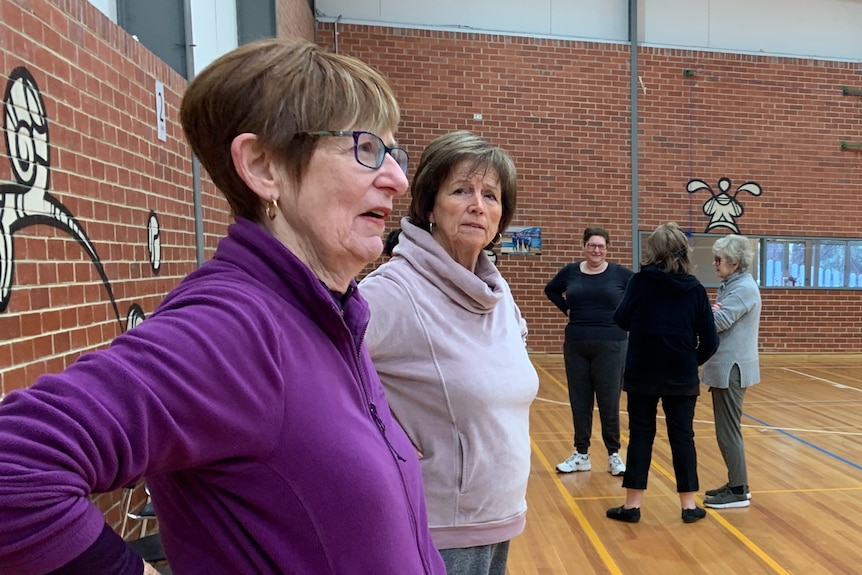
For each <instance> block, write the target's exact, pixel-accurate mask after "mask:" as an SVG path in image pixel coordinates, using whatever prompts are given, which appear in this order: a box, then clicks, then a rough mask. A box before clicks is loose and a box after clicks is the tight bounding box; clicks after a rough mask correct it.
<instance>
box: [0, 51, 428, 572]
mask: <svg viewBox="0 0 862 575" xmlns="http://www.w3.org/2000/svg"><path fill="white" fill-rule="evenodd" d="M180 118H181V121H182V125H183V129H184V131H185V134H186V137H187V139H188V141H189V143H190V144H191V147H192V149H193V150H194V152H195V154H196V155H197V156H198V157H199V158H200V160H201V163H202V164H203V166H204V167H205V168H206V170H207V172H208V173H209V174H210V176H211V177H212V180H213V182H214V183H215V184H216V186H217V187H218V188H219V190H220V191H221V192H222V193H223V194H224V196H225V197H226V199H227V201H228V203H229V204H230V207H231V209H232V211H233V215H234V216H235V220H236V221H235V223H233V224H232V225H231V226H230V227H229V228H228V233H227V237H225V238H223V239H222V240H221V241H220V242H219V245H218V249H217V250H216V252H215V255H214V257H213V259H212V260H211V261H209V262H207V263H206V264H204V265H203V266H202V267H201V268H200V269H199V270H197V271H195V272H193V273H191V274H190V275H189V276H188V277H186V278H185V279H184V280H183V281H182V282H181V283H180V284H179V285H178V286H177V287H176V288H175V289H174V290H173V291H172V292H171V293H169V294H168V295H167V297H166V298H165V299H164V301H163V302H162V303H161V304H160V305H159V306H158V308H157V309H156V310H155V312H154V313H153V314H152V315H151V317H149V318H148V319H146V320H145V321H143V322H142V323H141V324H140V325H139V326H137V327H135V328H134V329H132V330H130V331H128V332H126V333H124V334H122V335H121V336H119V337H118V338H116V340H115V341H114V342H113V343H112V345H111V347H110V348H109V349H107V350H103V351H98V352H95V353H92V354H89V355H86V356H84V357H83V358H81V359H80V360H79V361H78V362H76V363H75V364H73V365H72V366H70V367H69V368H68V369H67V370H66V371H65V372H63V373H60V374H56V375H45V376H42V377H41V378H39V379H38V380H37V381H36V383H35V384H34V385H33V386H32V387H31V388H30V389H28V390H24V391H16V392H13V393H10V394H9V396H8V397H7V398H6V400H5V401H4V402H3V404H2V406H0V525H2V529H0V565H2V567H0V571H3V572H4V573H7V572H8V573H16V574H19V575H35V574H40V573H49V572H51V573H63V574H66V575H76V574H88V575H100V574H105V575H108V574H110V575H133V574H134V575H140V574H141V572H142V569H144V570H145V571H146V572H147V573H153V572H154V571H153V570H152V567H150V566H148V565H147V566H142V564H141V559H140V558H139V557H137V556H136V555H135V554H134V553H133V552H132V551H131V549H130V548H129V547H128V546H127V545H126V544H125V543H124V542H123V540H122V539H120V538H119V537H118V536H117V535H116V534H115V533H114V532H113V531H112V530H111V528H110V527H109V526H108V525H106V523H105V519H104V517H103V516H102V513H101V511H100V510H99V509H97V508H96V507H95V506H94V505H93V504H92V503H91V502H90V500H89V495H90V494H91V493H97V492H106V491H111V490H115V489H118V488H120V487H123V486H125V485H130V484H133V483H136V482H139V481H140V480H141V479H143V478H146V479H147V484H148V486H149V488H150V491H151V494H152V497H153V502H154V504H155V508H156V511H157V513H158V517H159V528H160V533H161V538H162V541H163V544H164V548H165V551H166V554H167V557H168V561H169V563H170V566H171V569H172V571H173V573H175V574H176V575H182V574H186V573H381V574H392V575H395V574H398V575H400V574H402V573H411V574H412V573H424V574H437V575H442V574H443V573H445V567H444V565H443V562H442V559H441V557H440V555H439V553H438V552H437V550H436V549H435V548H434V545H433V543H432V540H431V537H430V533H429V531H428V527H427V517H426V512H425V501H424V494H423V491H422V478H421V473H420V469H419V462H418V459H417V456H416V453H415V451H414V449H413V446H412V444H411V443H410V440H409V439H408V437H407V435H406V434H405V433H404V432H403V431H402V429H401V427H400V426H399V425H398V424H397V422H396V421H395V419H393V417H392V415H391V413H390V411H389V407H388V405H387V402H386V397H385V395H384V391H383V387H382V386H381V384H380V380H379V379H378V377H377V375H376V373H375V371H374V367H373V366H372V364H371V360H370V357H369V355H368V351H367V350H366V347H365V343H364V340H363V334H364V333H365V329H366V326H367V324H368V319H369V309H368V304H367V303H366V302H365V300H363V299H362V298H361V297H360V296H359V293H358V291H357V289H356V284H355V282H354V281H353V278H354V277H355V276H356V275H357V274H358V273H359V272H360V271H361V270H362V268H363V267H365V266H366V265H367V264H368V263H370V262H372V261H373V260H375V259H377V258H378V257H379V256H380V253H381V250H382V248H383V244H382V241H381V235H382V233H383V229H384V219H385V218H386V216H388V215H389V213H390V211H391V210H392V202H393V199H394V198H395V197H397V196H401V195H403V194H404V193H405V191H406V190H407V176H406V169H407V154H405V153H404V151H403V150H401V149H399V148H398V147H397V146H396V144H395V137H394V132H395V130H396V128H397V126H398V123H399V108H398V104H397V102H396V100H395V96H394V94H393V92H392V90H391V89H390V87H389V86H388V85H387V83H386V81H385V80H384V79H383V78H382V77H381V76H380V75H379V74H378V73H377V72H376V71H374V70H373V69H371V68H370V67H368V66H366V65H365V64H363V63H362V62H359V61H358V60H355V59H353V58H349V57H346V56H342V55H338V54H332V53H327V52H324V51H323V50H321V49H320V48H319V47H317V46H316V45H314V44H311V43H308V42H303V41H289V40H264V41H260V42H257V43H251V44H246V45H244V46H242V47H240V48H238V49H236V50H235V51H233V52H230V53H228V54H226V55H225V56H222V57H221V58H219V59H218V60H216V61H215V62H213V63H212V64H211V65H210V66H209V67H207V68H206V69H205V70H204V71H202V72H201V73H200V74H199V75H198V76H197V77H196V78H195V79H194V80H193V81H192V82H191V84H190V85H189V86H188V88H187V90H186V93H185V95H184V97H183V101H182V106H181V109H180Z"/></svg>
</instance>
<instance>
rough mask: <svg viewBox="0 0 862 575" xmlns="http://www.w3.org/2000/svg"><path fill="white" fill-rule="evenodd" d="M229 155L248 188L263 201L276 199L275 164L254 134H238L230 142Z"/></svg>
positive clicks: (277, 195)
mask: <svg viewBox="0 0 862 575" xmlns="http://www.w3.org/2000/svg"><path fill="white" fill-rule="evenodd" d="M230 155H231V159H232V160H233V167H234V169H235V170H236V173H237V174H238V175H239V177H240V178H241V179H242V181H243V182H245V185H246V186H248V188H249V189H250V190H251V191H252V192H254V193H255V194H257V195H258V196H259V197H260V198H261V199H262V200H263V201H265V202H268V201H270V200H273V199H276V200H277V199H278V197H279V195H280V193H281V191H280V189H279V186H278V177H277V172H276V166H275V165H274V164H273V162H272V155H271V154H269V153H268V152H267V151H266V150H265V149H264V148H263V147H262V146H261V145H260V142H259V141H258V138H257V136H256V135H255V134H248V133H245V134H240V135H238V136H237V137H236V138H234V139H233V142H231V144H230Z"/></svg>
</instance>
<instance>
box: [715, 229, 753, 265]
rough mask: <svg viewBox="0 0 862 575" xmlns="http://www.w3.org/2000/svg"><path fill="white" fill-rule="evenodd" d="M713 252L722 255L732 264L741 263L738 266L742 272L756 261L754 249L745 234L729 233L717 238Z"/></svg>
mask: <svg viewBox="0 0 862 575" xmlns="http://www.w3.org/2000/svg"><path fill="white" fill-rule="evenodd" d="M712 253H713V254H715V255H717V256H718V255H722V256H724V257H726V258H727V261H728V262H729V263H732V264H739V267H738V268H737V269H738V270H739V271H741V272H746V271H748V268H750V267H751V264H752V263H753V262H754V250H753V249H751V243H750V242H749V241H748V238H747V237H745V236H739V235H736V234H728V235H726V236H724V237H721V238H718V239H717V240H715V243H714V244H712Z"/></svg>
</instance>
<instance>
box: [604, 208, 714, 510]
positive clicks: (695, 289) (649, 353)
mask: <svg viewBox="0 0 862 575" xmlns="http://www.w3.org/2000/svg"><path fill="white" fill-rule="evenodd" d="M693 269H694V264H693V263H692V262H691V258H690V255H689V246H688V240H687V239H686V237H685V234H684V233H683V232H682V230H681V229H680V228H679V226H678V225H677V224H675V223H669V224H663V225H661V226H659V227H658V228H656V230H655V231H654V232H653V233H652V234H651V235H650V236H649V238H648V239H647V244H646V260H645V261H644V263H643V267H642V269H641V271H639V272H638V273H636V274H635V275H634V276H633V277H632V279H631V281H630V282H629V285H628V287H627V288H626V293H625V295H624V296H623V300H622V301H621V302H620V305H619V307H618V308H617V311H616V313H615V314H614V319H615V320H616V322H617V324H619V326H620V327H621V328H623V329H624V330H626V331H628V332H629V350H628V355H627V356H626V367H625V374H624V376H623V389H624V390H625V392H626V394H627V395H628V412H629V448H628V454H627V458H626V464H627V466H628V468H627V469H626V473H625V477H624V478H623V487H625V488H626V502H625V504H624V505H622V506H620V507H614V508H613V509H608V512H607V516H608V517H610V518H611V519H617V520H620V521H627V522H629V523H635V522H637V521H639V520H640V505H641V501H642V500H643V496H644V491H646V488H647V476H648V474H649V468H650V463H651V460H652V445H653V441H654V440H655V434H656V412H657V408H658V402H659V400H660V401H661V404H662V409H663V410H664V414H665V418H666V425H667V434H668V440H669V441H670V449H671V453H672V455H673V470H674V473H675V474H676V490H677V492H678V494H679V500H680V504H681V507H682V520H683V521H685V522H686V523H693V522H695V521H697V520H698V519H702V518H703V517H705V516H706V511H704V510H703V509H701V508H700V507H697V505H696V504H695V501H694V494H695V492H697V490H698V489H699V485H698V479H697V452H696V451H695V448H694V428H693V422H694V408H695V404H696V403H697V396H698V395H699V394H700V382H699V380H698V374H697V368H698V366H699V365H702V364H703V363H704V362H705V361H706V360H707V359H709V358H710V356H712V354H714V353H715V351H716V350H717V349H718V334H717V333H716V331H715V322H714V321H713V317H712V308H711V307H710V303H709V298H708V297H707V295H706V290H705V289H704V288H703V286H702V285H701V283H700V282H699V281H698V280H697V278H696V277H694V276H693V275H691V272H692V271H693Z"/></svg>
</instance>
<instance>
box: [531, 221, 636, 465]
mask: <svg viewBox="0 0 862 575" xmlns="http://www.w3.org/2000/svg"><path fill="white" fill-rule="evenodd" d="M609 238H610V235H609V234H608V232H607V230H605V229H604V228H600V227H589V228H587V229H586V230H584V237H583V246H584V260H583V261H581V262H576V263H572V264H568V265H566V266H564V267H563V269H561V270H560V271H559V272H558V273H557V275H556V276H554V277H553V279H551V281H549V282H548V284H547V285H546V286H545V295H546V296H547V297H548V299H550V300H551V301H552V302H553V303H554V305H556V306H557V308H559V310H560V311H562V312H563V313H564V314H567V315H568V316H569V323H568V324H567V325H566V336H565V342H564V344H563V358H564V360H565V364H566V382H567V384H568V387H569V404H570V405H571V409H572V423H573V424H574V429H575V439H574V447H575V449H574V451H573V452H572V455H571V456H570V457H569V458H568V459H566V460H565V461H563V462H562V463H560V464H558V465H557V471H559V472H560V473H571V472H573V471H589V470H590V469H592V463H591V462H590V456H589V449H590V438H591V437H592V432H593V406H594V405H595V404H596V403H598V405H599V419H600V420H601V424H602V440H603V441H604V444H605V449H607V452H608V472H609V473H610V474H611V475H622V474H623V473H625V470H626V466H625V465H624V464H623V461H622V458H620V454H619V451H620V393H621V392H622V375H623V363H624V361H625V356H626V333H625V332H624V331H623V330H621V329H620V328H619V326H618V325H617V324H616V323H614V311H616V309H617V304H619V303H620V300H621V299H622V297H623V293H624V292H625V291H626V284H627V283H628V281H629V278H630V277H631V276H632V273H633V272H632V271H631V270H630V269H628V268H625V267H623V266H621V265H619V264H615V263H611V262H608V261H607V255H608V245H610V239H609Z"/></svg>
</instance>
